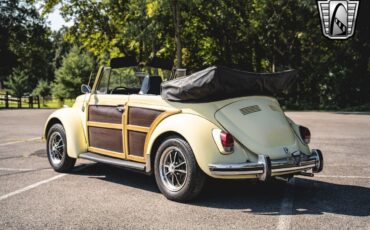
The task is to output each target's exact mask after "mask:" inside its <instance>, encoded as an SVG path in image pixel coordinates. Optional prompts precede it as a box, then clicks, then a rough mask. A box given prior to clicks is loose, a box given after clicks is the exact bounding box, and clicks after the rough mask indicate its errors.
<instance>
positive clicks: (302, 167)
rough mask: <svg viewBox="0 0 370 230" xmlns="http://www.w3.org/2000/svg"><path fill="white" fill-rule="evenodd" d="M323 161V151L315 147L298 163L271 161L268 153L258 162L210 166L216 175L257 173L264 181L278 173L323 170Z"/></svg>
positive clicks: (316, 171)
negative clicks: (308, 155)
mask: <svg viewBox="0 0 370 230" xmlns="http://www.w3.org/2000/svg"><path fill="white" fill-rule="evenodd" d="M323 163H324V162H323V158H322V153H321V151H320V150H318V149H314V150H312V154H311V156H310V157H306V158H305V159H301V158H300V159H299V161H298V162H296V163H292V162H291V161H289V160H279V161H271V160H270V158H269V157H268V156H266V155H258V162H257V163H249V162H246V163H237V164H210V165H208V167H209V170H210V171H211V174H213V175H215V176H216V175H218V176H238V175H240V176H243V175H256V177H258V178H259V179H260V180H263V181H264V180H266V179H267V178H269V177H271V176H274V175H277V174H289V173H292V174H294V173H297V172H301V171H307V170H310V169H312V171H313V172H315V173H318V172H320V171H321V170H322V168H323Z"/></svg>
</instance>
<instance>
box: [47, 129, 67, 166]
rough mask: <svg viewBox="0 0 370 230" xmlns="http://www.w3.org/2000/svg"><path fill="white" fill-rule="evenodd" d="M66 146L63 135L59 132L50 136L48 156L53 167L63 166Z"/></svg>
mask: <svg viewBox="0 0 370 230" xmlns="http://www.w3.org/2000/svg"><path fill="white" fill-rule="evenodd" d="M64 146H65V145H64V141H63V138H62V135H61V134H60V133H59V132H54V133H52V134H51V135H50V138H49V144H48V150H49V151H48V154H49V157H50V160H51V163H52V164H53V165H55V166H58V165H60V164H61V162H62V160H63V157H64V150H65V148H64Z"/></svg>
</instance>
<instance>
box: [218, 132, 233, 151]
mask: <svg viewBox="0 0 370 230" xmlns="http://www.w3.org/2000/svg"><path fill="white" fill-rule="evenodd" d="M220 138H221V144H222V147H224V149H225V151H226V152H232V151H233V150H234V137H233V136H232V135H231V134H230V133H227V132H225V131H221V133H220Z"/></svg>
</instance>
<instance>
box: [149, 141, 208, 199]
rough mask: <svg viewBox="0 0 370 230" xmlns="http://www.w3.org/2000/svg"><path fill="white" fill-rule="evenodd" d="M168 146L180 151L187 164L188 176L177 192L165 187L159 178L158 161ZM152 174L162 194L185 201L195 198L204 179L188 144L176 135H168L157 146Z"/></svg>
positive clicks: (168, 197)
mask: <svg viewBox="0 0 370 230" xmlns="http://www.w3.org/2000/svg"><path fill="white" fill-rule="evenodd" d="M170 146H176V147H178V148H179V149H180V150H181V151H182V153H183V154H184V156H185V158H186V161H187V165H188V168H187V173H188V176H187V179H186V181H185V184H184V186H183V187H182V188H181V189H180V190H179V191H177V192H173V191H170V190H169V189H167V188H166V186H165V185H164V184H163V182H162V180H161V176H160V172H159V163H160V159H161V156H162V154H163V152H164V150H165V149H166V148H168V147H170ZM154 175H155V180H156V182H157V185H158V188H159V190H160V191H161V192H162V194H163V195H164V196H165V197H166V198H167V199H169V200H173V201H177V202H186V201H190V200H192V199H194V198H196V197H197V196H198V195H199V193H200V192H201V191H202V188H203V185H204V181H205V178H206V176H205V174H204V173H203V171H202V170H201V169H200V168H199V166H198V163H197V161H196V159H195V156H194V153H193V151H192V149H191V147H190V145H189V144H188V143H187V142H186V141H185V140H184V139H182V138H180V137H178V136H170V137H168V138H166V139H165V140H164V141H163V142H162V144H161V145H160V146H159V148H158V150H157V153H156V156H155V161H154Z"/></svg>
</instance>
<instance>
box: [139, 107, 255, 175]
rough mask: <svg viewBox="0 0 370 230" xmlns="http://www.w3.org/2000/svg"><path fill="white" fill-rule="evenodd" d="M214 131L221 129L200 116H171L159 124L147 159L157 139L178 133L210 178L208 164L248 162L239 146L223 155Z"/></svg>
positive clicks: (181, 114) (153, 134) (150, 144)
mask: <svg viewBox="0 0 370 230" xmlns="http://www.w3.org/2000/svg"><path fill="white" fill-rule="evenodd" d="M213 129H219V127H217V126H216V125H215V124H213V123H212V122H210V121H208V120H207V119H205V118H203V117H200V116H198V115H193V114H184V113H180V114H175V115H172V116H169V117H167V118H166V119H164V120H163V121H162V122H161V123H159V125H158V126H157V127H156V128H155V130H154V131H153V133H152V135H151V136H150V139H149V142H148V148H147V150H146V153H145V154H147V155H146V156H147V157H146V159H151V158H150V154H151V152H152V148H153V144H154V143H155V141H156V140H157V138H159V137H160V136H161V135H162V134H166V133H177V134H179V135H181V136H182V137H183V138H185V140H186V141H187V142H188V143H189V145H190V147H191V148H192V150H193V152H194V155H195V158H196V160H197V163H198V165H199V167H200V168H201V169H202V171H203V172H205V173H206V174H208V175H210V176H212V175H211V172H210V171H209V168H208V164H212V163H238V162H246V160H247V159H248V156H247V154H246V153H245V152H244V150H243V149H242V148H241V147H240V146H239V145H236V146H235V150H234V153H232V154H229V155H223V154H221V153H220V151H219V149H218V147H217V145H216V143H215V141H214V139H213V137H212V130H213Z"/></svg>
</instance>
